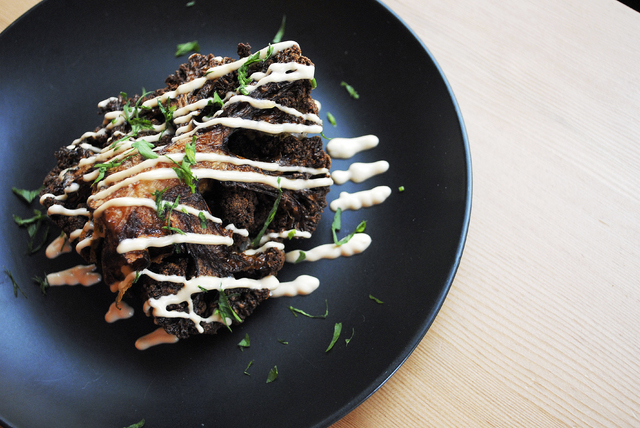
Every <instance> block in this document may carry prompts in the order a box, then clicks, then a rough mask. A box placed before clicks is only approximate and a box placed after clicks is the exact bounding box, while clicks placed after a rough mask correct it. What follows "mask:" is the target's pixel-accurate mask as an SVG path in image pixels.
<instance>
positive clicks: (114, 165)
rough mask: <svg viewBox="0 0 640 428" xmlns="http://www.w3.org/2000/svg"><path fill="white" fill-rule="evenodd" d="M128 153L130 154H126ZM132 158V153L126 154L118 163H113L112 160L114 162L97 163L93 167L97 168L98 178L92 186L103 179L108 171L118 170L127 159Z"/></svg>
mask: <svg viewBox="0 0 640 428" xmlns="http://www.w3.org/2000/svg"><path fill="white" fill-rule="evenodd" d="M128 153H131V152H128ZM132 156H133V153H131V154H127V156H125V157H123V158H122V159H120V160H119V161H115V160H114V161H111V162H107V163H97V164H95V165H94V167H96V168H98V170H99V172H98V177H97V178H96V179H95V180H94V182H93V184H92V186H93V185H96V184H98V183H99V182H100V181H102V179H103V178H104V176H105V174H106V173H107V170H108V169H111V168H118V167H119V166H120V165H122V164H123V163H124V162H125V161H126V160H127V159H129V158H130V157H132Z"/></svg>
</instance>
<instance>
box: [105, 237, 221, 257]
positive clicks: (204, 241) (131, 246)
mask: <svg viewBox="0 0 640 428" xmlns="http://www.w3.org/2000/svg"><path fill="white" fill-rule="evenodd" d="M173 244H200V245H233V238H230V237H228V236H221V235H209V234H204V233H184V234H181V233H174V234H172V235H165V236H158V237H155V236H154V237H146V238H130V239H124V240H123V241H122V242H120V244H118V247H117V248H116V251H117V252H118V253H119V254H124V253H128V252H129V251H137V250H144V249H145V248H149V247H168V246H169V245H173Z"/></svg>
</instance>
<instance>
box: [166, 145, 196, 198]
mask: <svg viewBox="0 0 640 428" xmlns="http://www.w3.org/2000/svg"><path fill="white" fill-rule="evenodd" d="M166 157H167V159H169V160H170V161H171V162H173V163H174V164H176V166H173V167H171V168H172V169H173V170H174V171H175V172H176V175H177V176H178V178H179V179H180V181H182V182H183V183H184V184H186V185H187V186H189V189H191V193H195V192H196V181H197V180H198V177H196V176H195V175H193V173H192V172H191V166H192V165H195V163H196V137H195V136H194V137H193V141H192V143H191V144H189V143H187V144H186V145H185V147H184V157H183V158H182V163H178V162H176V161H174V160H173V159H171V158H170V157H169V156H166Z"/></svg>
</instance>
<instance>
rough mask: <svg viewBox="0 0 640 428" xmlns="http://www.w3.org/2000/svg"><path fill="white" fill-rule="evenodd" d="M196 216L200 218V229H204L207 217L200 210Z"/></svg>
mask: <svg viewBox="0 0 640 428" xmlns="http://www.w3.org/2000/svg"><path fill="white" fill-rule="evenodd" d="M198 218H199V219H200V227H201V228H202V229H206V228H207V218H206V217H205V216H204V213H203V212H202V211H200V212H199V213H198Z"/></svg>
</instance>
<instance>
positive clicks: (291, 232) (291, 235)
mask: <svg viewBox="0 0 640 428" xmlns="http://www.w3.org/2000/svg"><path fill="white" fill-rule="evenodd" d="M294 236H296V230H295V229H291V230H290V231H289V233H287V238H288V239H292V238H293V237H294Z"/></svg>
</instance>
